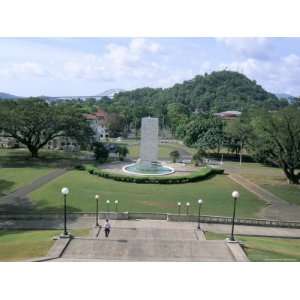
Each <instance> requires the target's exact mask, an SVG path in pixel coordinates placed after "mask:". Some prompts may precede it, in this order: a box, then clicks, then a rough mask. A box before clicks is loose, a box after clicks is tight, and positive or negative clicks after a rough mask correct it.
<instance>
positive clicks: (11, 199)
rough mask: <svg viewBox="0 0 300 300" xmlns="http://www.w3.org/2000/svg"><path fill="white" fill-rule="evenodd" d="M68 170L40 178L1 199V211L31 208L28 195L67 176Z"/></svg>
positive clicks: (60, 170) (57, 170)
mask: <svg viewBox="0 0 300 300" xmlns="http://www.w3.org/2000/svg"><path fill="white" fill-rule="evenodd" d="M66 172H67V169H56V170H54V171H52V172H50V173H49V174H47V175H45V176H42V177H39V178H37V179H36V180H34V181H33V182H32V183H31V184H28V185H25V186H23V187H21V188H19V189H17V190H16V191H14V192H12V193H10V194H8V195H6V196H4V197H1V198H0V211H7V210H9V208H11V209H12V208H13V207H16V206H20V205H21V206H30V200H29V199H28V198H27V195H28V194H30V193H31V192H33V191H34V190H36V189H38V188H40V187H41V186H43V185H45V184H46V183H48V182H50V181H52V180H53V179H55V178H57V177H59V176H61V175H63V174H65V173H66Z"/></svg>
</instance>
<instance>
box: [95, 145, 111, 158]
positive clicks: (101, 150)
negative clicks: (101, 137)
mask: <svg viewBox="0 0 300 300" xmlns="http://www.w3.org/2000/svg"><path fill="white" fill-rule="evenodd" d="M94 154H95V159H96V160H97V161H98V162H100V163H103V162H106V161H107V159H108V156H109V151H108V150H107V149H106V148H105V146H104V144H103V143H101V142H96V143H94Z"/></svg>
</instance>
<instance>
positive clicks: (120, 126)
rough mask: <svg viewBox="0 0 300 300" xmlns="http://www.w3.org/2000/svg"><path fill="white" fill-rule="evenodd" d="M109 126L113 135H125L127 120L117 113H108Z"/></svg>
mask: <svg viewBox="0 0 300 300" xmlns="http://www.w3.org/2000/svg"><path fill="white" fill-rule="evenodd" d="M107 127H108V130H109V135H110V136H111V137H119V136H123V134H124V131H125V120H124V118H122V117H121V116H120V115H119V114H117V113H111V114H109V115H108V121H107Z"/></svg>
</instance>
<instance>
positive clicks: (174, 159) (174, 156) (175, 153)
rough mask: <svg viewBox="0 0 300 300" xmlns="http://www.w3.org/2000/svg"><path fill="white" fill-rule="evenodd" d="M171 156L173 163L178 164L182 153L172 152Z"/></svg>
mask: <svg viewBox="0 0 300 300" xmlns="http://www.w3.org/2000/svg"><path fill="white" fill-rule="evenodd" d="M169 155H170V157H171V159H172V162H173V163H176V161H177V159H178V158H179V157H180V153H179V151H178V150H173V151H171V152H170V154H169Z"/></svg>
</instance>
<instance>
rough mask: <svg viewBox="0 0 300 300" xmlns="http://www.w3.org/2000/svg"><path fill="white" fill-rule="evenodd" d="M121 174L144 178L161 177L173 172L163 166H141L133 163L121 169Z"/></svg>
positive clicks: (156, 164) (171, 169)
mask: <svg viewBox="0 0 300 300" xmlns="http://www.w3.org/2000/svg"><path fill="white" fill-rule="evenodd" d="M122 170H123V172H125V173H129V174H133V175H146V176H161V175H168V174H172V173H174V172H175V170H174V169H173V168H171V167H167V166H163V165H161V164H158V163H155V164H151V165H143V164H141V163H134V164H130V165H127V166H124V167H123V168H122Z"/></svg>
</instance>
